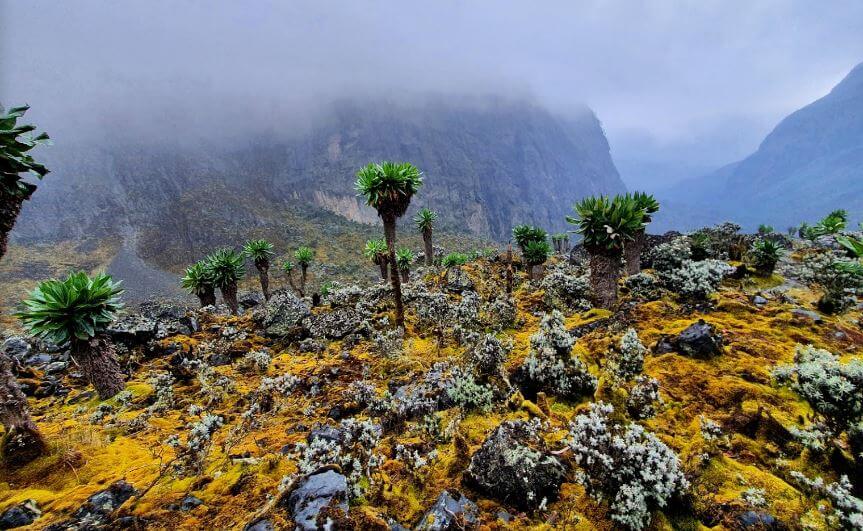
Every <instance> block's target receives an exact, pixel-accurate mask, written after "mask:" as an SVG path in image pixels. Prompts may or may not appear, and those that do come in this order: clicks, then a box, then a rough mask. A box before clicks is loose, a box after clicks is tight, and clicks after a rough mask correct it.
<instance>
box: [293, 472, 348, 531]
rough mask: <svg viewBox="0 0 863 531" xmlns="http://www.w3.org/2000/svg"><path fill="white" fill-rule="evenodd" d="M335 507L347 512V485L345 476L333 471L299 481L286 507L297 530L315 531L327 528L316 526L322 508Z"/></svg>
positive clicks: (325, 526) (324, 525)
mask: <svg viewBox="0 0 863 531" xmlns="http://www.w3.org/2000/svg"><path fill="white" fill-rule="evenodd" d="M333 505H334V506H337V507H338V508H340V509H341V510H343V511H344V513H345V514H347V512H348V483H347V479H346V478H345V476H343V475H341V474H339V473H338V472H335V471H333V470H327V471H324V472H320V473H318V474H312V475H311V476H308V477H306V478H304V479H303V480H301V481H300V483H299V484H298V485H297V487H296V488H295V489H294V490H293V491H292V492H291V494H290V496H288V500H287V507H288V510H289V511H290V512H291V518H293V520H294V522H295V523H296V524H297V529H302V530H304V531H315V530H317V529H325V528H328V526H327V525H326V524H323V525H321V526H319V525H318V523H317V520H318V514H319V513H320V512H321V510H323V509H324V507H328V506H333Z"/></svg>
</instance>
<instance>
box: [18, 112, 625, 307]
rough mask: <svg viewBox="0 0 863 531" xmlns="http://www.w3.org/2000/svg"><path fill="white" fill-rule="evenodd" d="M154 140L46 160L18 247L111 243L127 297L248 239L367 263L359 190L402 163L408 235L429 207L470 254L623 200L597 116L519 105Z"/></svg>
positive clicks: (59, 149) (326, 119)
mask: <svg viewBox="0 0 863 531" xmlns="http://www.w3.org/2000/svg"><path fill="white" fill-rule="evenodd" d="M227 125H232V124H227ZM226 129H228V130H230V129H231V127H227V126H226ZM169 133H170V132H169ZM178 136H179V135H178ZM160 137H161V140H153V138H146V139H145V138H142V139H135V138H132V139H129V138H128V136H123V135H122V134H121V132H119V131H118V132H117V135H113V134H111V132H106V134H105V137H104V138H103V139H102V140H100V141H89V140H87V139H86V137H82V138H81V139H78V140H69V141H65V142H61V141H59V140H58V141H56V142H55V145H54V146H52V147H50V148H46V149H45V150H43V152H42V153H40V155H42V156H43V158H44V159H45V161H46V163H47V164H48V165H49V167H50V168H51V169H52V173H51V175H50V177H49V178H47V179H45V181H44V182H43V183H42V185H41V186H40V188H39V190H38V192H37V193H36V194H35V195H34V197H33V200H32V201H30V202H28V203H27V204H26V205H25V208H24V211H23V212H22V215H21V217H20V218H19V220H18V223H17V225H16V227H15V231H14V232H13V242H17V243H18V244H19V245H22V246H37V245H45V244H48V243H56V242H75V243H80V242H90V243H88V244H87V245H89V246H90V247H92V248H100V249H105V248H106V245H108V246H110V247H112V248H113V249H115V252H116V256H115V260H114V262H112V263H111V265H110V267H109V270H111V271H115V272H117V274H118V276H120V273H123V274H125V276H126V277H131V278H126V282H127V286H129V287H134V285H135V283H136V282H144V283H147V284H148V285H164V284H165V282H167V281H168V280H171V281H172V282H173V281H174V279H175V277H174V276H173V275H169V276H168V277H165V276H164V275H163V274H162V273H161V272H164V271H170V272H172V273H176V272H177V271H180V270H181V268H182V267H183V266H184V265H187V264H189V263H190V262H192V261H194V260H197V259H199V258H200V257H201V256H203V255H204V254H205V253H206V252H208V251H210V250H212V249H213V248H215V247H218V246H222V245H234V246H237V245H240V244H241V243H242V242H243V241H245V240H246V239H247V238H249V237H251V236H255V237H266V238H269V239H271V240H273V241H274V242H276V243H277V244H281V245H282V248H283V249H284V248H285V246H291V247H295V246H297V245H300V244H306V243H312V242H313V241H318V242H319V244H320V245H321V246H322V247H326V246H328V249H327V251H326V252H327V254H328V255H330V256H332V255H333V254H341V255H342V257H343V258H344V259H345V260H347V259H348V258H350V259H351V260H355V261H357V262H358V263H361V262H360V261H361V258H360V257H359V256H358V255H357V254H356V249H355V244H356V242H354V241H353V240H351V241H350V245H354V247H353V248H352V249H351V252H352V253H353V254H351V256H350V257H347V256H346V249H345V247H346V246H347V245H348V244H349V243H348V239H347V238H348V235H350V234H358V235H362V236H365V237H368V236H373V235H375V234H378V233H379V232H380V229H378V228H376V227H374V226H373V225H372V224H377V222H378V220H377V216H376V213H375V212H374V211H373V210H371V209H369V208H368V207H366V206H364V205H363V204H362V202H361V201H360V200H359V199H358V198H357V196H356V193H355V191H354V187H353V183H354V180H355V173H356V171H357V169H358V168H360V167H361V166H363V165H365V164H367V163H368V162H370V161H377V160H382V159H394V160H408V161H411V162H413V163H415V164H416V165H417V166H419V168H420V169H421V170H422V171H423V172H424V176H425V185H424V186H423V188H422V189H421V191H420V193H419V194H418V195H417V197H416V198H415V199H414V201H413V202H412V206H411V210H410V211H409V212H408V214H407V215H406V216H405V218H403V220H402V221H401V226H402V228H401V231H402V234H406V233H412V232H413V230H412V227H410V221H409V219H410V216H412V215H413V213H414V212H415V211H416V210H417V209H419V208H420V207H422V206H428V207H431V208H433V209H435V210H437V211H438V212H439V213H440V221H439V228H440V230H441V231H443V232H449V233H453V234H455V233H458V234H466V235H470V236H472V237H473V238H474V239H473V240H472V241H474V242H481V241H483V240H486V241H487V240H489V239H494V240H499V241H500V240H506V239H508V237H509V232H510V230H511V227H512V226H513V225H514V224H517V223H533V224H537V225H540V226H543V227H545V228H547V229H549V230H562V229H564V228H565V227H566V224H565V222H564V216H565V215H567V214H569V213H570V212H571V206H572V204H573V203H574V202H575V201H576V200H577V199H579V198H580V197H582V196H585V195H590V194H596V193H614V192H619V191H622V190H624V189H625V187H624V185H623V183H622V182H621V180H620V177H619V176H618V173H617V170H616V169H615V167H614V164H613V162H612V160H611V156H610V153H609V146H608V142H607V140H606V138H605V135H604V133H603V131H602V127H601V125H600V123H599V121H598V120H597V118H596V117H595V116H594V114H593V113H592V112H590V111H589V110H586V109H585V110H584V111H583V112H581V113H579V114H576V115H573V116H567V117H560V116H554V115H552V114H551V113H550V112H548V111H547V110H545V109H543V108H542V107H539V106H537V105H534V104H530V103H526V102H514V101H504V100H484V101H464V100H459V101H458V102H454V100H452V99H450V100H446V101H444V100H441V99H435V98H427V99H425V100H423V101H422V102H416V101H414V102H413V103H410V104H408V103H404V102H402V103H392V102H383V101H374V102H373V101H360V100H357V101H340V102H336V103H334V104H333V105H332V106H331V107H330V108H329V109H328V110H327V111H326V112H325V113H323V114H321V115H320V116H319V117H318V119H317V120H316V121H315V122H314V126H312V127H310V128H308V129H305V130H303V131H301V132H297V131H291V132H290V133H282V132H274V131H267V130H264V129H263V128H262V130H261V131H259V132H257V133H255V134H244V135H242V136H240V135H238V137H237V138H232V139H231V140H230V141H228V140H225V138H226V136H225V135H222V137H221V138H219V137H218V136H217V135H213V137H212V138H207V140H200V141H199V140H195V139H188V138H172V137H171V136H170V134H162V135H160ZM341 235H345V236H344V238H342V236H341ZM340 238H341V239H340ZM91 240H93V241H91ZM106 241H107V242H108V244H106V243H105V242H106ZM336 245H340V246H341V247H339V248H336ZM85 248H86V246H85ZM84 254H86V253H84ZM75 256H78V254H76V255H75ZM70 261H71V262H74V260H72V259H71V258H70ZM168 291H171V290H168ZM174 291H175V290H174Z"/></svg>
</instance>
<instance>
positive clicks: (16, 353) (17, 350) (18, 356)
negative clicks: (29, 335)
mask: <svg viewBox="0 0 863 531" xmlns="http://www.w3.org/2000/svg"><path fill="white" fill-rule="evenodd" d="M0 349H2V350H3V353H4V354H6V355H7V356H9V357H10V358H12V359H14V360H17V361H18V363H23V362H24V360H25V359H26V358H27V355H28V354H30V343H28V342H27V340H26V339H24V338H23V337H19V336H12V337H10V338H8V339H6V340H5V341H3V345H2V347H0Z"/></svg>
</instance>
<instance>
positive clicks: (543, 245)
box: [523, 240, 551, 265]
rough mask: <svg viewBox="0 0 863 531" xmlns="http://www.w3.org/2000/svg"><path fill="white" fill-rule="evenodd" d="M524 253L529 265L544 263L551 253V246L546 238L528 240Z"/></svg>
mask: <svg viewBox="0 0 863 531" xmlns="http://www.w3.org/2000/svg"><path fill="white" fill-rule="evenodd" d="M523 254H524V261H525V262H526V263H527V264H528V265H539V264H544V263H545V261H546V260H548V257H549V255H550V254H551V246H549V245H548V242H546V241H545V240H541V241H532V242H527V245H525V247H524V253H523Z"/></svg>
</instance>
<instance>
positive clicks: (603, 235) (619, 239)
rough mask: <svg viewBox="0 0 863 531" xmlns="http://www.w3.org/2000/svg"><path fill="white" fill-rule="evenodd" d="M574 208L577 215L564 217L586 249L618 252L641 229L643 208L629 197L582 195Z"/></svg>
mask: <svg viewBox="0 0 863 531" xmlns="http://www.w3.org/2000/svg"><path fill="white" fill-rule="evenodd" d="M573 209H574V210H575V212H576V214H578V216H577V217H572V216H567V217H566V221H567V223H571V224H573V225H575V226H576V232H578V233H580V234H581V235H582V237H583V238H584V246H585V247H586V248H588V249H593V250H597V251H603V252H611V253H618V252H620V251H622V250H623V246H624V244H625V242H626V241H628V240H632V239H634V237H635V234H636V232H637V231H638V230H640V229H643V228H644V211H643V210H641V209H640V208H639V207H638V205H637V204H636V203H635V201H634V200H633V199H632V198H631V197H626V196H619V195H618V196H615V197H614V199H609V198H608V196H604V195H603V196H592V197H585V198H584V199H582V200H581V201H579V202H578V203H577V204H576V205H575V206H574V207H573Z"/></svg>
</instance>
